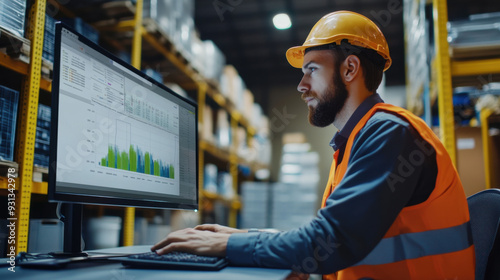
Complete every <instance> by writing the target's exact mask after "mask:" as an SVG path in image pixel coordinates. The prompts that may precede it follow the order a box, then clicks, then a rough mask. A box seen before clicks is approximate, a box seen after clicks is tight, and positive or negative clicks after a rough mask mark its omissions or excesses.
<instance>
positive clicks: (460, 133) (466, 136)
mask: <svg viewBox="0 0 500 280" xmlns="http://www.w3.org/2000/svg"><path fill="white" fill-rule="evenodd" d="M455 136H456V137H455V138H456V147H457V170H458V174H459V176H460V180H461V181H462V185H463V187H464V191H465V194H466V196H470V195H472V194H475V193H477V192H479V191H481V190H484V189H485V188H486V180H485V171H484V168H485V167H484V157H483V142H482V137H481V128H480V127H458V128H457V129H455Z"/></svg>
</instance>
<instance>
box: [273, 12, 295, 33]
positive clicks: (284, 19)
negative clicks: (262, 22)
mask: <svg viewBox="0 0 500 280" xmlns="http://www.w3.org/2000/svg"><path fill="white" fill-rule="evenodd" d="M273 23H274V27H276V29H288V28H290V26H292V22H291V21H290V17H289V16H288V15H287V14H277V15H275V16H274V17H273Z"/></svg>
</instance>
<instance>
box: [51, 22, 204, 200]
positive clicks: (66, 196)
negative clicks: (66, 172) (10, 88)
mask: <svg viewBox="0 0 500 280" xmlns="http://www.w3.org/2000/svg"><path fill="white" fill-rule="evenodd" d="M63 28H65V29H68V30H69V31H71V32H72V33H74V34H75V35H77V36H78V40H80V41H81V42H82V43H84V44H86V45H88V46H89V47H91V48H93V49H94V50H95V51H97V52H99V53H100V54H102V55H104V56H106V57H107V58H109V59H112V60H113V61H115V62H117V63H119V64H120V65H121V66H123V67H125V68H126V69H128V70H130V71H132V72H133V73H134V74H137V75H139V76H140V77H141V78H144V79H146V80H147V81H148V82H151V83H153V84H154V85H156V86H158V87H160V88H161V89H163V90H165V91H167V92H169V93H170V94H172V95H174V96H175V97H177V98H179V99H180V100H181V101H183V102H186V103H188V104H189V105H192V106H193V107H194V110H195V117H196V122H195V129H196V135H197V136H196V139H195V141H196V151H195V152H196V199H195V201H193V202H194V203H193V204H187V203H179V202H167V201H154V200H139V199H129V198H120V197H112V196H103V195H87V194H74V193H65V192H60V191H57V189H56V172H57V166H56V165H57V163H56V159H57V135H58V121H59V116H58V105H59V76H60V75H59V73H60V67H59V66H60V53H61V36H62V29H63ZM53 74H54V78H53V81H52V114H51V131H50V156H49V159H50V161H49V182H48V191H47V196H48V200H49V201H50V202H66V203H80V204H93V205H111V206H125V207H139V208H161V209H183V210H198V208H199V176H198V174H199V158H198V154H199V142H198V104H197V103H196V102H194V101H193V100H191V99H188V98H185V97H183V96H180V95H179V94H177V93H176V92H174V91H173V90H171V89H170V88H168V87H166V86H165V85H163V84H161V83H159V82H157V81H156V80H154V79H152V78H150V77H149V76H148V75H146V74H144V73H143V72H141V71H139V70H138V69H136V68H135V67H132V66H131V65H130V64H128V63H126V62H125V61H123V60H121V59H120V58H118V57H116V56H115V55H113V54H112V53H110V52H109V51H107V50H105V49H104V48H102V47H100V46H99V45H97V44H95V43H94V42H92V41H90V40H89V39H87V38H85V37H84V36H82V35H81V34H79V33H78V32H76V31H75V30H74V29H73V28H71V27H69V26H67V25H66V24H64V23H61V22H57V23H56V36H55V47H54V68H53Z"/></svg>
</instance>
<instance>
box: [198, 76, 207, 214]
mask: <svg viewBox="0 0 500 280" xmlns="http://www.w3.org/2000/svg"><path fill="white" fill-rule="evenodd" d="M197 84H198V125H200V126H203V122H204V121H205V120H204V119H203V116H204V115H203V110H204V109H205V102H206V96H207V88H208V86H207V84H206V83H205V82H198V83H197ZM201 141H202V139H198V201H199V202H198V213H199V217H200V218H199V220H200V222H201V221H202V219H203V207H202V204H201V199H202V197H203V185H204V184H203V178H204V171H205V168H204V166H205V151H204V149H203V148H201V147H200V146H201V145H200V142H201Z"/></svg>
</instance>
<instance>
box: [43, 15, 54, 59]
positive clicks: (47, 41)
mask: <svg viewBox="0 0 500 280" xmlns="http://www.w3.org/2000/svg"><path fill="white" fill-rule="evenodd" d="M55 38H56V20H55V19H53V18H52V17H51V16H49V15H45V33H44V34H43V52H42V57H43V58H45V59H47V60H49V61H51V62H54V44H55V42H54V41H55Z"/></svg>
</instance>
